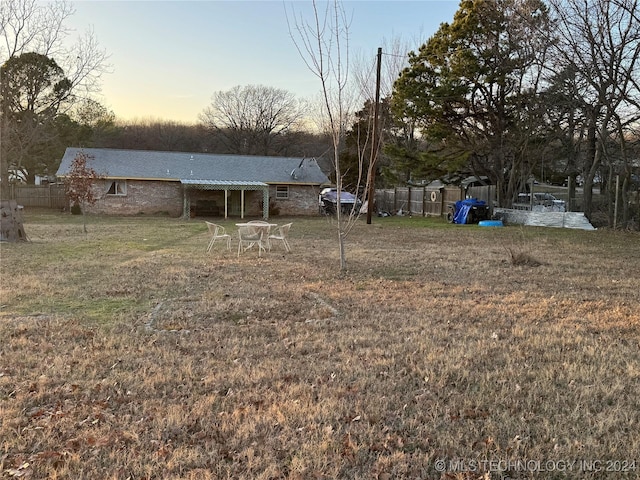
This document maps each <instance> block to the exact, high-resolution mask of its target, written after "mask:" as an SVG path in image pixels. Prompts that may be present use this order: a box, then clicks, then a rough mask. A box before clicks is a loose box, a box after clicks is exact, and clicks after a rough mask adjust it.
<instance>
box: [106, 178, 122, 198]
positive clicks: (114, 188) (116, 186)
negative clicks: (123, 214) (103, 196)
mask: <svg viewBox="0 0 640 480" xmlns="http://www.w3.org/2000/svg"><path fill="white" fill-rule="evenodd" d="M126 194H127V185H126V183H124V182H123V181H118V180H115V181H113V182H111V185H110V186H109V190H107V195H126Z"/></svg>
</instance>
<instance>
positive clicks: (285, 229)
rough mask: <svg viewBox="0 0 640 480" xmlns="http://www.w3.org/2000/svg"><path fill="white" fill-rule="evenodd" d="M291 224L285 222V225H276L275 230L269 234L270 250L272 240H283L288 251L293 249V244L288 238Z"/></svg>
mask: <svg viewBox="0 0 640 480" xmlns="http://www.w3.org/2000/svg"><path fill="white" fill-rule="evenodd" d="M291 225H292V224H291V223H285V224H284V225H280V226H279V227H276V229H275V232H274V233H272V234H271V235H269V250H271V240H281V241H282V244H283V245H284V248H285V250H286V251H287V252H290V251H291V246H290V245H289V241H288V240H287V237H288V236H289V229H290V228H291Z"/></svg>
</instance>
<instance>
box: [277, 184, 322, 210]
mask: <svg viewBox="0 0 640 480" xmlns="http://www.w3.org/2000/svg"><path fill="white" fill-rule="evenodd" d="M320 190H321V188H320V187H314V186H306V185H305V186H301V185H289V198H287V199H278V198H276V186H275V185H270V186H269V202H270V203H271V210H272V211H273V210H278V213H277V214H278V215H285V216H286V215H294V216H295V215H318V214H319V213H318V195H320Z"/></svg>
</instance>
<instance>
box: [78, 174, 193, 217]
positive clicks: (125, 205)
mask: <svg viewBox="0 0 640 480" xmlns="http://www.w3.org/2000/svg"><path fill="white" fill-rule="evenodd" d="M111 183H112V180H101V181H100V182H99V184H98V185H96V187H95V188H96V190H98V192H99V195H98V197H99V200H98V201H97V202H96V203H95V205H92V206H89V207H87V211H88V212H90V213H97V214H107V215H139V214H145V215H169V216H171V217H179V216H180V215H182V208H183V200H182V185H181V184H180V183H179V182H159V181H158V182H155V181H143V180H126V181H124V184H125V188H126V193H125V194H124V195H108V194H107V193H106V192H107V191H108V190H109V187H110V186H111Z"/></svg>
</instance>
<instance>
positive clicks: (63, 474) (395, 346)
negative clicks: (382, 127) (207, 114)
mask: <svg viewBox="0 0 640 480" xmlns="http://www.w3.org/2000/svg"><path fill="white" fill-rule="evenodd" d="M272 220H273V221H275V222H276V223H285V222H286V221H293V227H292V230H291V240H290V243H291V246H292V252H291V253H285V251H284V249H282V248H281V247H280V245H277V244H276V245H274V247H273V249H272V251H271V252H270V253H269V254H267V255H264V256H263V257H262V258H258V256H257V252H255V251H248V252H245V253H244V254H242V255H241V256H240V258H237V256H236V250H235V245H234V244H232V245H233V246H232V251H231V252H229V251H226V250H225V247H224V246H223V245H220V244H216V246H215V247H214V251H213V252H212V253H211V254H207V253H206V252H205V250H206V246H207V243H208V235H207V232H206V227H205V224H204V222H202V221H199V220H196V219H193V220H188V221H184V220H179V219H170V218H149V217H135V218H106V217H89V218H88V225H87V226H88V230H89V232H88V234H84V233H83V231H82V219H81V218H80V217H76V216H71V215H62V214H60V215H58V214H46V213H31V214H29V213H27V215H26V217H25V230H26V232H27V234H28V235H29V237H30V239H31V242H30V243H21V244H2V245H1V246H0V249H1V250H0V255H1V268H2V284H1V285H0V295H1V297H0V339H2V341H1V342H0V478H12V477H15V478H19V477H25V478H39V479H40V478H51V479H63V478H64V479H98V478H100V479H122V480H124V479H127V478H130V479H226V478H229V479H231V478H232V479H284V478H288V479H320V478H324V479H400V478H407V479H408V478H411V479H464V480H470V479H484V480H487V479H499V478H544V479H563V478H567V479H569V478H581V479H583V478H611V479H618V478H640V454H639V453H638V452H640V437H639V436H638V431H640V312H639V309H638V306H639V305H640V281H639V280H638V272H640V236H639V235H638V234H637V233H635V234H634V233H625V232H613V231H608V230H598V231H595V232H587V231H574V230H567V229H564V230H563V229H543V228H521V227H505V228H482V227H478V226H460V225H448V224H446V223H444V222H442V221H440V220H433V219H431V220H430V219H423V218H374V219H373V224H372V225H366V224H365V222H364V221H361V222H360V223H359V224H357V225H356V227H355V228H354V229H353V230H352V231H351V232H350V234H349V236H348V237H347V240H346V252H347V265H348V270H347V271H346V272H340V271H339V259H338V251H337V233H336V227H335V224H334V223H332V221H331V220H329V219H326V218H307V219H302V218H292V219H283V218H279V217H274V218H273V219H272ZM223 225H224V226H226V227H227V228H228V230H230V231H231V232H232V233H234V232H235V226H234V222H231V221H229V222H223Z"/></svg>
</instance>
